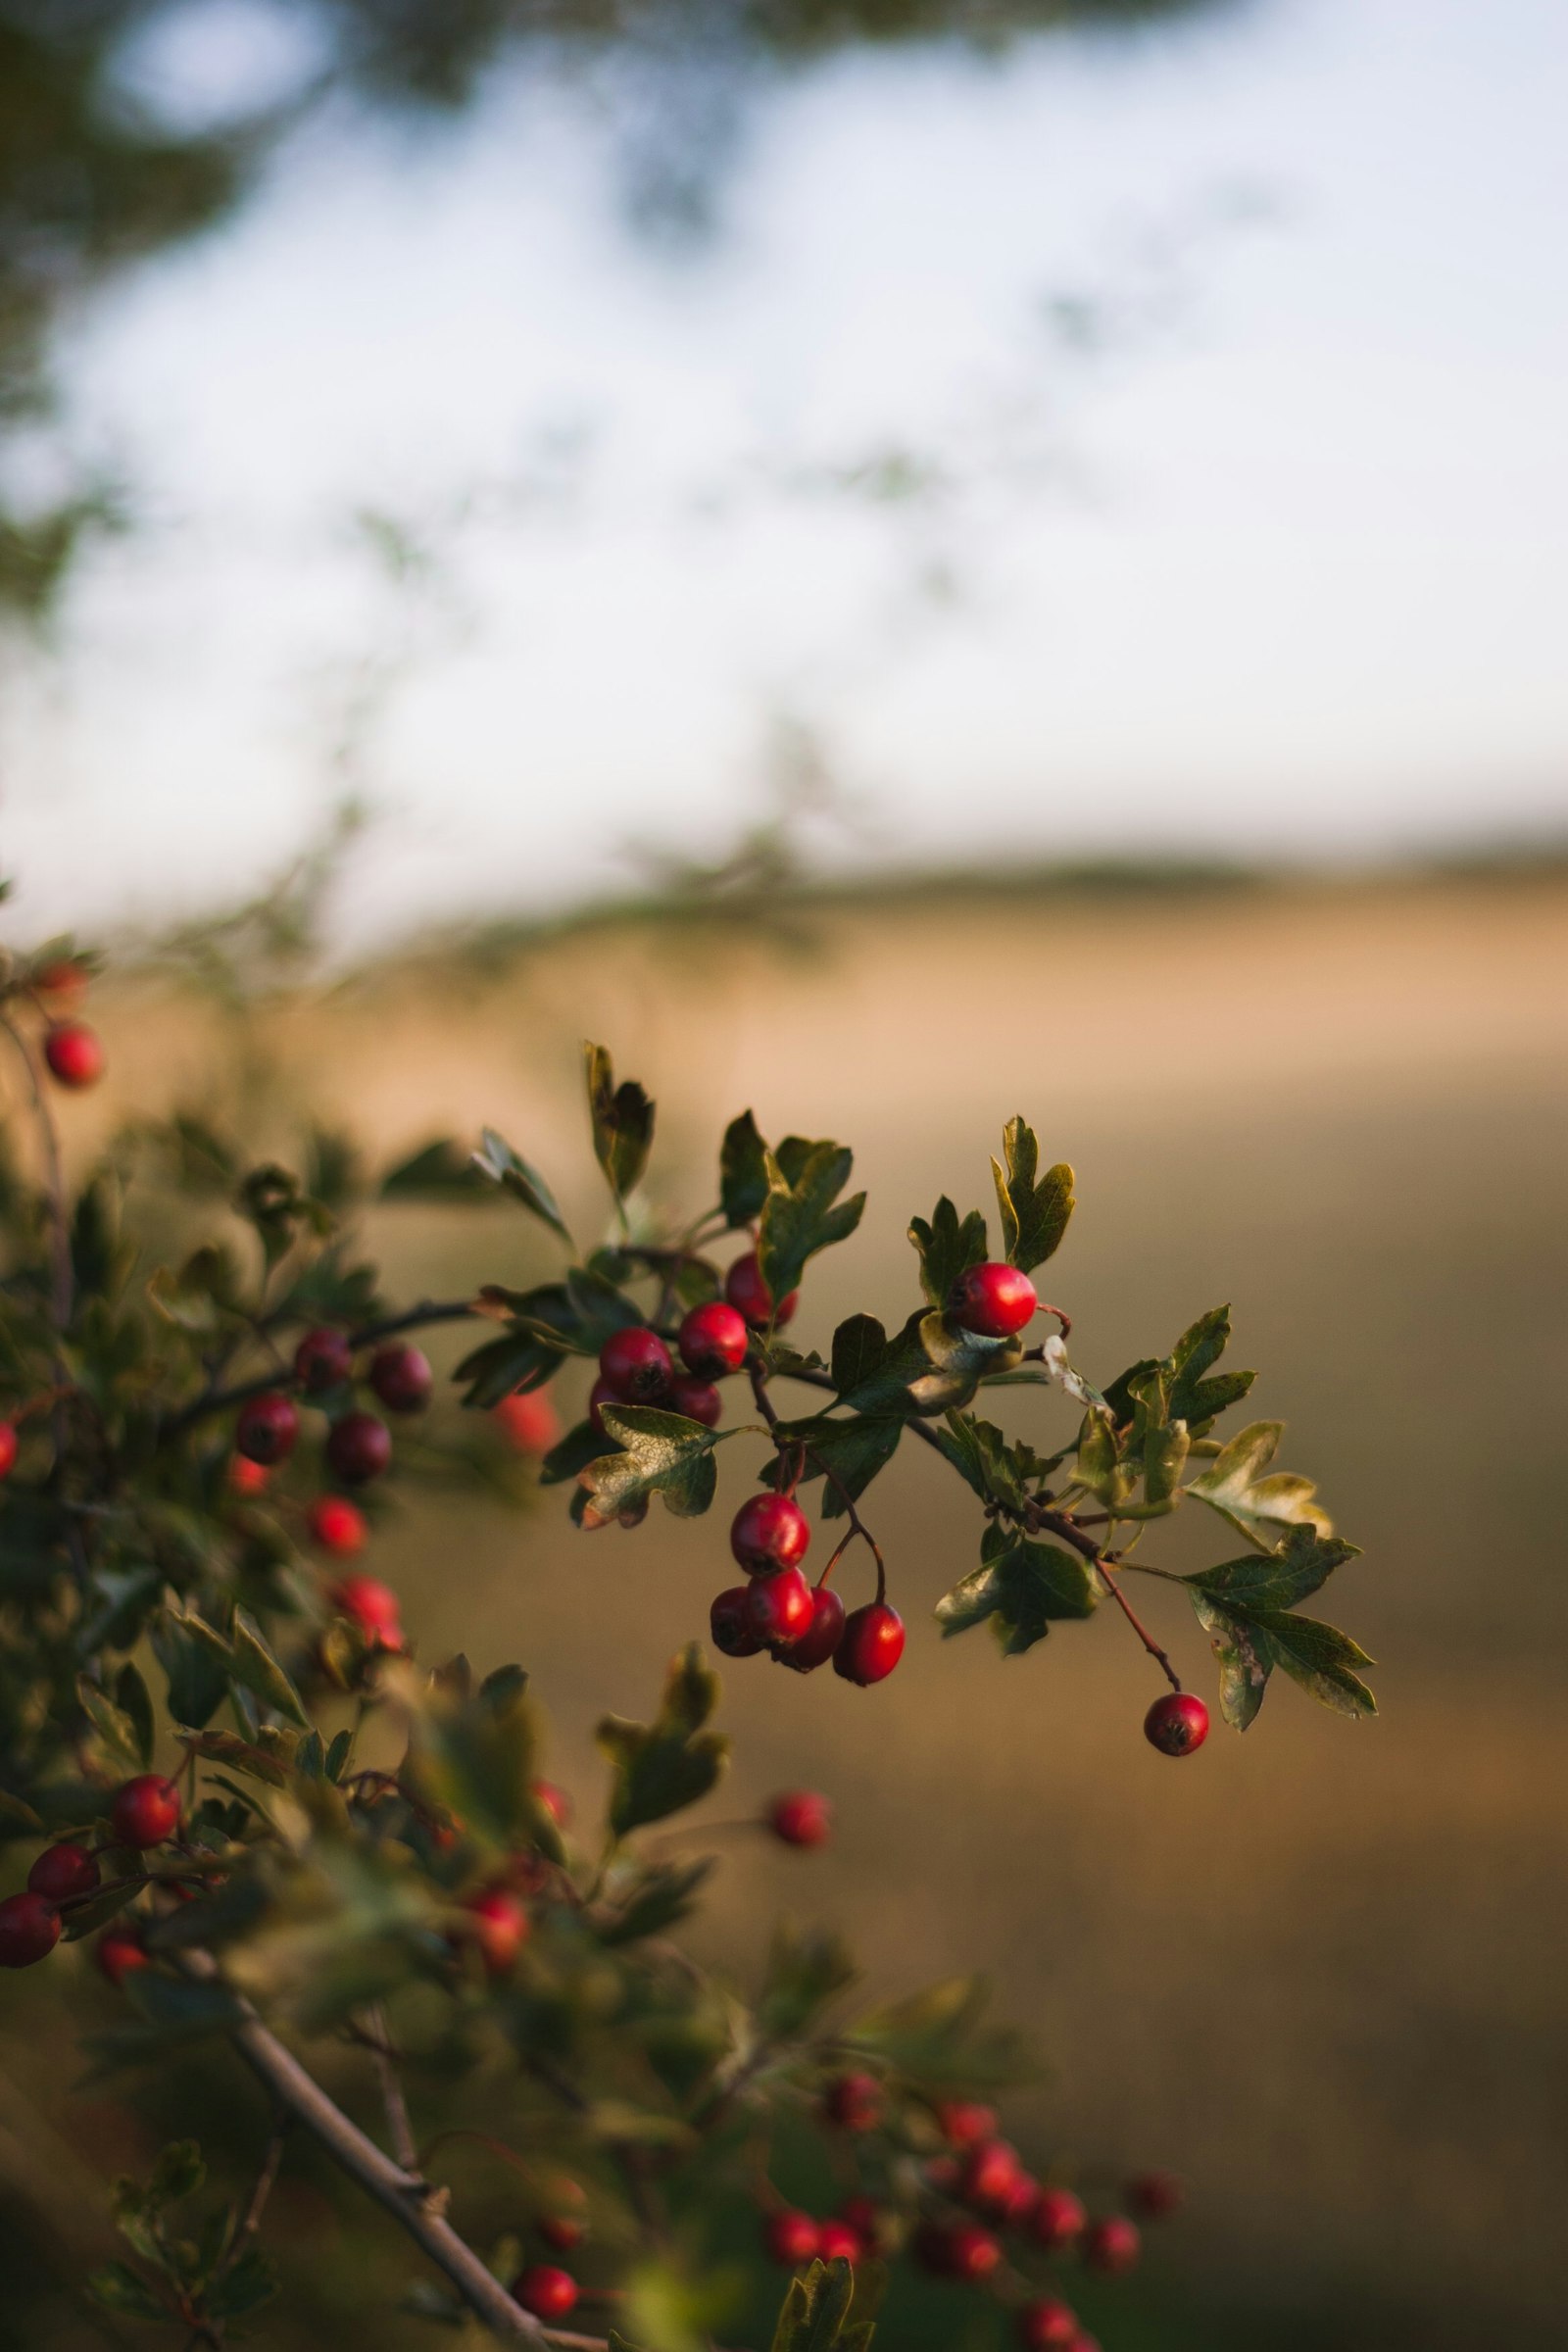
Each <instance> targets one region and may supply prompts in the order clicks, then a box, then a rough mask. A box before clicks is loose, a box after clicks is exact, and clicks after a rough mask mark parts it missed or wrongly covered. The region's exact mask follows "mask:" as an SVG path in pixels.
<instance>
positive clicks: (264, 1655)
mask: <svg viewBox="0 0 1568 2352" xmlns="http://www.w3.org/2000/svg"><path fill="white" fill-rule="evenodd" d="M229 1661H230V1663H229V1671H230V1673H231V1674H232V1676H233V1678H234V1680H235V1682H236V1683H238V1684H239V1686H240V1688H241V1689H242V1690H244V1691H254V1692H255V1693H256V1696H257V1697H258V1698H259V1699H260V1700H261V1701H262V1704H263V1705H264V1706H268V1707H272V1708H275V1709H276V1711H277V1713H278V1714H279V1715H286V1716H287V1717H288V1719H289V1721H290V1723H297V1724H298V1725H299V1727H300V1729H301V1730H302V1731H308V1730H309V1729H310V1722H311V1719H310V1717H309V1715H307V1714H306V1712H305V1705H304V1701H303V1700H302V1699H301V1697H300V1694H299V1692H298V1691H296V1690H295V1688H294V1686H293V1684H292V1683H291V1682H290V1681H289V1678H288V1676H287V1675H286V1674H285V1673H284V1672H283V1669H282V1667H281V1666H280V1665H279V1664H278V1662H277V1660H276V1658H274V1657H273V1655H272V1653H271V1651H270V1649H269V1648H268V1646H267V1643H266V1642H264V1641H263V1640H262V1637H261V1635H260V1634H259V1633H258V1632H257V1631H256V1628H255V1627H254V1626H253V1625H250V1624H249V1623H247V1621H246V1619H245V1618H244V1617H242V1616H240V1615H238V1614H236V1616H235V1618H234V1633H233V1639H232V1641H231V1642H230V1644H229Z"/></svg>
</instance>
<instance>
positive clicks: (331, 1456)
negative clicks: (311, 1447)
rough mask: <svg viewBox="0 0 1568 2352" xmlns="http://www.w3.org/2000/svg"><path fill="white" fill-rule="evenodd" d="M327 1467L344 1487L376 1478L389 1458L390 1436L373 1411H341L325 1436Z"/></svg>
mask: <svg viewBox="0 0 1568 2352" xmlns="http://www.w3.org/2000/svg"><path fill="white" fill-rule="evenodd" d="M326 1459H327V1466H328V1468H329V1469H330V1470H331V1472H332V1474H333V1476H334V1477H336V1478H340V1479H342V1481H343V1483H344V1485H345V1486H349V1487H363V1486H364V1485H365V1483H366V1481H367V1480H368V1479H372V1478H379V1477H380V1475H381V1473H382V1471H383V1470H385V1469H386V1468H387V1466H388V1465H389V1463H390V1462H391V1459H392V1436H391V1432H390V1431H389V1430H388V1428H387V1425H386V1423H385V1422H384V1421H378V1420H377V1419H376V1417H375V1415H374V1414H373V1413H361V1412H353V1413H345V1414H344V1415H343V1416H342V1418H341V1419H340V1420H337V1421H334V1422H333V1424H332V1426H331V1428H330V1429H329V1430H328V1432H327V1436H326Z"/></svg>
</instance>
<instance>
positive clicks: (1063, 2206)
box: [1030, 2188, 1088, 2254]
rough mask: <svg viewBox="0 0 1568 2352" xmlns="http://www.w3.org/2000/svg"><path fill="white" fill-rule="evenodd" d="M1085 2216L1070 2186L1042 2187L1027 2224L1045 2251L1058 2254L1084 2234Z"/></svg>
mask: <svg viewBox="0 0 1568 2352" xmlns="http://www.w3.org/2000/svg"><path fill="white" fill-rule="evenodd" d="M1087 2218H1088V2217H1087V2215H1086V2214H1085V2212H1084V2209H1083V2207H1082V2205H1081V2204H1080V2203H1079V2202H1078V2199H1077V2198H1076V2197H1075V2196H1074V2195H1073V2193H1072V2191H1071V2189H1068V2188H1043V2189H1042V2190H1041V2191H1040V2194H1039V2196H1038V2197H1037V2198H1036V2200H1035V2210H1034V2214H1033V2217H1032V2219H1031V2222H1030V2228H1031V2229H1033V2231H1034V2235H1035V2239H1036V2241H1037V2243H1038V2244H1040V2245H1042V2246H1044V2247H1045V2249H1046V2251H1047V2253H1048V2254H1060V2253H1062V2252H1063V2251H1064V2250H1065V2249H1066V2248H1067V2247H1068V2246H1070V2245H1073V2244H1075V2243H1076V2242H1077V2240H1078V2239H1079V2238H1080V2237H1081V2236H1082V2235H1083V2229H1084V2223H1085V2221H1086V2220H1087Z"/></svg>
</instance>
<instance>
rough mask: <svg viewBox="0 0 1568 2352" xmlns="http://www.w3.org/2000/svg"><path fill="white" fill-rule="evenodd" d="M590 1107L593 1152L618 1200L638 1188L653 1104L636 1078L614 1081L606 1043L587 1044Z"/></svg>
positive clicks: (648, 1146)
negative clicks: (617, 1083)
mask: <svg viewBox="0 0 1568 2352" xmlns="http://www.w3.org/2000/svg"><path fill="white" fill-rule="evenodd" d="M582 1053H583V1064H584V1068H585V1070H586V1073H587V1079H588V1111H589V1116H590V1117H591V1119H592V1120H593V1130H594V1156H595V1157H596V1159H597V1160H598V1162H599V1165H600V1166H601V1167H602V1168H603V1169H604V1171H605V1174H606V1176H607V1177H608V1178H609V1180H610V1189H611V1191H612V1192H613V1194H614V1196H615V1199H616V1200H617V1201H624V1200H625V1199H626V1197H627V1195H628V1194H629V1193H633V1192H635V1191H636V1189H637V1185H638V1182H639V1180H640V1178H641V1176H642V1173H643V1170H644V1169H645V1168H646V1167H647V1165H648V1154H649V1152H650V1151H651V1150H652V1148H653V1141H654V1105H653V1103H651V1102H650V1101H649V1099H648V1097H647V1095H645V1094H644V1092H643V1090H642V1088H641V1087H640V1086H639V1085H638V1084H637V1081H636V1080H635V1079H634V1078H628V1079H626V1080H625V1081H624V1082H623V1083H622V1084H621V1085H620V1086H617V1085H616V1084H615V1073H614V1070H613V1066H612V1064H611V1059H610V1055H609V1054H607V1053H606V1052H605V1049H604V1047H603V1046H595V1045H588V1044H584V1046H583V1050H582Z"/></svg>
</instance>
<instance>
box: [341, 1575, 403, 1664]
mask: <svg viewBox="0 0 1568 2352" xmlns="http://www.w3.org/2000/svg"><path fill="white" fill-rule="evenodd" d="M330 1598H331V1602H332V1606H333V1608H334V1609H335V1610H336V1612H337V1614H338V1616H340V1617H346V1618H347V1619H348V1621H349V1623H350V1624H351V1625H354V1626H357V1627H358V1628H359V1630H360V1632H361V1633H362V1634H363V1635H364V1636H365V1639H366V1641H367V1642H369V1643H370V1644H371V1646H372V1647H373V1648H376V1649H401V1648H402V1647H403V1626H402V1622H401V1617H400V1612H399V1608H398V1596H397V1594H396V1593H394V1592H393V1590H392V1588H391V1586H390V1585H383V1584H382V1582H381V1580H380V1578H379V1577H378V1576H345V1577H342V1578H340V1579H339V1581H338V1583H337V1584H335V1585H334V1586H333V1587H332V1592H331V1595H330Z"/></svg>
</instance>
